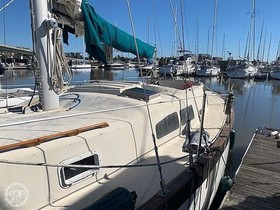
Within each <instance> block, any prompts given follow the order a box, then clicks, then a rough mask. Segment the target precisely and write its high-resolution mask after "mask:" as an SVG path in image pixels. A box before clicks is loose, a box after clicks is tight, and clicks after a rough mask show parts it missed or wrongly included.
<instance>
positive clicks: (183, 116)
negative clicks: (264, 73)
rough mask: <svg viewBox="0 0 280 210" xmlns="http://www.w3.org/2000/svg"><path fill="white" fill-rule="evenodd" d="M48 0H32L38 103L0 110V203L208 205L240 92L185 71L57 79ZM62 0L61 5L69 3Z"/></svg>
mask: <svg viewBox="0 0 280 210" xmlns="http://www.w3.org/2000/svg"><path fill="white" fill-rule="evenodd" d="M63 2H64V4H63ZM73 2H74V1H73ZM73 2H72V3H73ZM48 3H49V1H47V0H34V1H31V8H32V12H33V15H34V17H35V20H33V21H35V22H34V26H36V27H35V33H36V35H37V36H35V37H37V38H38V40H36V41H37V42H36V56H37V57H38V59H39V63H40V77H39V78H38V79H39V80H38V85H40V88H38V91H39V94H38V95H39V97H40V100H39V103H38V104H32V106H30V110H31V112H29V113H26V114H23V113H18V112H16V113H15V112H10V113H7V114H4V115H2V116H1V119H0V129H1V132H0V133H1V141H0V144H1V146H0V170H1V172H3V173H0V179H1V183H0V190H1V192H2V193H1V195H3V196H2V197H1V201H0V206H2V205H6V206H9V208H18V207H20V209H109V208H111V209H112V208H113V209H167V208H168V209H177V208H180V207H181V208H185V209H208V208H209V207H210V205H211V203H212V201H213V199H214V196H215V194H216V191H217V189H218V185H219V183H220V180H221V178H222V176H223V175H224V171H225V166H226V162H227V158H228V154H229V143H230V132H231V129H232V126H233V123H234V112H233V111H232V107H231V105H232V100H233V96H232V94H231V93H230V94H229V95H225V96H221V95H220V94H218V93H215V92H212V91H210V90H206V88H205V87H204V85H203V84H202V83H200V82H196V81H186V80H158V81H156V82H151V83H143V82H114V81H93V82H92V83H87V84H82V85H78V86H66V83H63V82H62V84H63V86H59V84H61V81H60V83H58V84H56V83H51V82H50V81H52V80H51V79H50V78H48V77H46V75H48V68H47V67H48V65H49V63H52V62H54V61H53V60H48V59H47V57H46V56H47V55H46V53H42V52H45V51H46V49H48V47H49V46H51V43H49V42H48V41H49V39H47V37H48V36H49V35H51V34H52V33H54V32H55V31H56V30H57V28H55V27H50V28H43V29H42V25H43V24H44V23H45V22H48V24H47V25H49V24H51V23H54V22H55V21H54V20H53V19H51V20H49V19H48V17H49V12H50V8H49V6H50V5H48ZM55 3H56V4H53V6H54V7H55V8H56V9H57V10H58V9H59V8H60V9H61V7H63V5H64V6H65V4H67V5H68V6H69V1H56V2H55ZM73 5H74V7H75V8H76V5H75V4H73ZM81 9H82V14H83V17H84V18H83V19H84V21H89V20H92V16H91V15H92V14H95V13H93V10H92V9H93V8H92V7H91V6H90V5H89V4H87V2H86V1H82V4H81ZM52 11H55V10H52ZM55 14H56V15H58V17H61V16H59V14H60V15H61V11H60V12H59V13H55ZM49 21H50V22H49ZM57 21H58V20H57ZM96 21H97V22H98V21H99V20H96ZM54 25H56V24H54ZM85 25H88V26H89V23H88V22H87V24H85ZM88 30H94V28H90V29H89V28H87V29H86V30H85V31H88ZM85 37H86V38H89V37H87V34H86V36H85ZM58 39H59V38H58ZM60 40H61V39H60ZM139 46H141V47H143V48H145V49H146V50H143V52H142V53H140V55H141V56H146V57H149V55H152V53H150V52H153V51H154V47H152V46H149V45H147V44H145V43H141V45H139ZM93 47H96V45H95V46H93ZM60 49H61V48H60ZM132 51H133V50H132ZM63 62H64V61H62V63H63ZM60 70H61V69H60ZM45 78H48V79H45ZM224 110H225V111H224ZM18 191H20V192H21V193H20V194H19V193H17V192H18Z"/></svg>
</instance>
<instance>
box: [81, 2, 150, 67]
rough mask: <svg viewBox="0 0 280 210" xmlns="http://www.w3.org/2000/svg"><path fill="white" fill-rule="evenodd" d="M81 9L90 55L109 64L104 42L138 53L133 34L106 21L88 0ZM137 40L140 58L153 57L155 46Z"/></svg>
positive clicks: (121, 49)
mask: <svg viewBox="0 0 280 210" xmlns="http://www.w3.org/2000/svg"><path fill="white" fill-rule="evenodd" d="M81 9H82V13H83V17H84V27H85V44H86V52H87V53H88V54H89V55H90V56H92V57H94V58H96V59H97V60H99V61H101V62H103V63H105V64H107V60H106V55H105V51H104V48H103V46H102V43H104V44H106V45H108V46H112V47H113V48H115V49H117V50H119V51H121V52H130V53H133V54H134V55H137V51H136V47H135V42H134V37H133V36H131V35H130V34H128V33H126V32H124V31H122V30H120V29H118V28H117V27H115V26H114V25H112V24H110V23H108V22H106V21H105V20H104V19H103V18H102V17H100V16H99V15H98V14H97V13H96V12H95V10H94V9H93V7H92V6H91V5H89V4H88V3H87V2H86V0H83V1H82V5H81ZM136 42H137V47H138V53H139V56H140V58H142V57H145V58H148V59H151V58H152V57H153V54H154V51H155V47H153V46H151V45H149V44H147V43H145V42H142V41H141V40H139V39H136Z"/></svg>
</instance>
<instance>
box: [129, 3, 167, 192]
mask: <svg viewBox="0 0 280 210" xmlns="http://www.w3.org/2000/svg"><path fill="white" fill-rule="evenodd" d="M126 2H127V7H128V12H129V17H130V24H131V28H132V31H133V37H134V44H135V47H136V52H137V53H136V54H137V58H138V63H139V66H140V74H141V79H142V86H143V90H144V95H145V102H146V108H147V113H148V119H149V124H150V128H151V132H152V139H153V144H154V151H155V155H156V160H157V164H158V171H159V175H160V187H161V190H162V195H166V194H167V193H168V192H167V190H166V189H165V181H164V179H163V175H162V170H161V164H160V159H159V154H158V148H157V143H156V137H155V133H154V129H153V124H152V119H151V113H150V109H149V104H148V103H149V102H148V100H147V98H148V97H147V92H146V88H145V83H144V77H143V72H142V68H141V65H140V57H139V52H138V46H137V42H136V35H135V30H134V25H133V20H132V14H131V9H130V3H129V0H126Z"/></svg>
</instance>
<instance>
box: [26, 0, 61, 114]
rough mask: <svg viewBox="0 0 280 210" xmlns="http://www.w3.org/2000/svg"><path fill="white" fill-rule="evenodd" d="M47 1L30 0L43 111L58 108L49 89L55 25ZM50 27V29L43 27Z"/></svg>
mask: <svg viewBox="0 0 280 210" xmlns="http://www.w3.org/2000/svg"><path fill="white" fill-rule="evenodd" d="M48 2H49V1H48V0H30V6H31V12H32V13H33V14H32V15H33V16H32V18H31V19H32V25H33V26H34V30H35V36H33V37H34V39H35V40H34V42H35V54H36V57H37V59H38V60H39V75H40V78H39V83H40V88H39V96H40V101H41V103H42V109H43V110H44V111H48V110H53V109H57V108H59V96H58V95H57V94H56V93H55V92H54V90H53V88H51V87H50V85H49V84H50V83H49V77H50V75H49V72H50V69H51V67H52V65H53V61H52V58H53V42H52V33H51V32H52V30H51V28H53V27H55V25H56V24H57V23H56V22H55V21H54V20H53V19H50V18H51V14H50V11H51V9H50V6H49V4H48ZM46 25H48V26H50V29H48V28H47V27H45V26H46Z"/></svg>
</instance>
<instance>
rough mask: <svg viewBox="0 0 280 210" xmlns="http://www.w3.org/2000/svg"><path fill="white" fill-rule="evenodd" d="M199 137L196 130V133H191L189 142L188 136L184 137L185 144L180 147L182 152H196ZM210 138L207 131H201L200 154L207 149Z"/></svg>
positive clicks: (198, 131) (198, 130)
mask: <svg viewBox="0 0 280 210" xmlns="http://www.w3.org/2000/svg"><path fill="white" fill-rule="evenodd" d="M199 135H200V129H197V130H196V131H194V132H192V133H191V135H190V140H189V138H188V135H186V139H185V142H184V144H183V146H182V150H183V152H188V153H189V152H192V153H194V152H197V150H198V144H199V137H200V136H199ZM209 138H210V135H209V133H208V132H207V131H205V130H203V131H202V141H201V149H202V151H200V153H202V152H203V151H204V149H205V148H206V147H208V140H209Z"/></svg>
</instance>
